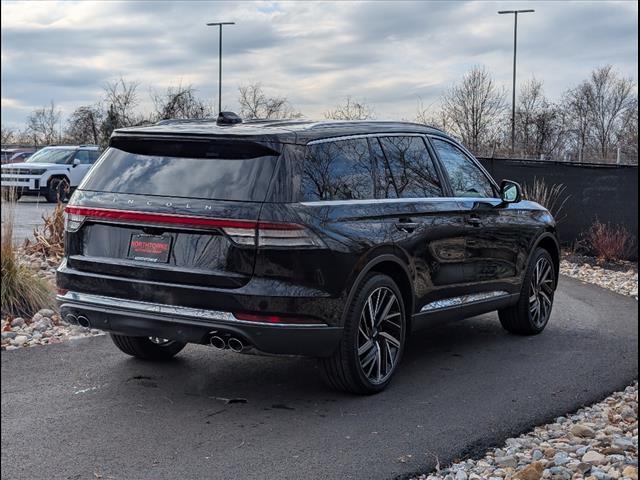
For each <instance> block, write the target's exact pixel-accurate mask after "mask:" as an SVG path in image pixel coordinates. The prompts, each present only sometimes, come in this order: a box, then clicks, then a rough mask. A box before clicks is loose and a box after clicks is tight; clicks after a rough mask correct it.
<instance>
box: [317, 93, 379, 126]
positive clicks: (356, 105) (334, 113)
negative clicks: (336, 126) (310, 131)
mask: <svg viewBox="0 0 640 480" xmlns="http://www.w3.org/2000/svg"><path fill="white" fill-rule="evenodd" d="M324 118H329V119H331V120H371V119H372V118H374V112H373V108H371V106H369V105H368V104H367V103H366V102H365V101H364V100H354V99H353V98H351V97H347V98H345V102H344V103H343V104H342V105H336V107H335V108H334V109H333V110H329V111H328V112H326V113H325V114H324Z"/></svg>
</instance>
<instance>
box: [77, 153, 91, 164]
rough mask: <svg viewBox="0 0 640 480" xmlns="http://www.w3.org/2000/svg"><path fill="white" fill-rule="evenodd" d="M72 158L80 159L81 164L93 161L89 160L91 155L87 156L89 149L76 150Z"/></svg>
mask: <svg viewBox="0 0 640 480" xmlns="http://www.w3.org/2000/svg"><path fill="white" fill-rule="evenodd" d="M73 158H74V160H75V159H77V160H80V163H81V164H82V165H87V164H90V163H93V162H92V160H91V157H90V156H89V151H88V150H78V151H77V152H76V155H75V157H73Z"/></svg>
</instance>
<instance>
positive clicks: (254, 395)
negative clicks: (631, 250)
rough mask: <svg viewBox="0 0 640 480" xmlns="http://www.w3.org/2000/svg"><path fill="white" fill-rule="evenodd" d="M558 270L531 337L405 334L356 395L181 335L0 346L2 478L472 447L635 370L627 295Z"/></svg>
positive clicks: (453, 327)
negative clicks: (145, 358) (125, 344)
mask: <svg viewBox="0 0 640 480" xmlns="http://www.w3.org/2000/svg"><path fill="white" fill-rule="evenodd" d="M561 282H562V283H561V289H560V291H559V292H558V294H557V297H556V304H555V307H554V313H553V316H552V319H551V324H550V325H549V327H548V328H547V330H546V331H545V332H544V333H543V334H542V335H539V336H537V337H529V338H522V337H516V336H512V335H508V334H507V333H505V332H504V331H503V330H502V329H501V327H500V325H499V323H498V321H497V316H496V314H490V315H483V316H480V317H475V318H472V319H468V320H464V321H460V322H456V323H453V324H450V325H447V326H444V327H440V328H438V329H434V330H431V331H427V332H424V333H421V334H419V335H418V336H416V337H414V338H413V339H412V341H411V343H410V345H409V348H408V350H407V353H406V356H405V359H404V361H403V365H402V368H401V369H400V371H399V372H398V375H397V376H396V378H395V379H394V382H393V383H392V384H391V388H390V389H389V390H387V391H386V392H383V393H381V394H379V395H376V396H372V397H354V396H350V395H344V394H338V393H335V392H331V391H329V390H327V389H326V388H325V387H324V385H323V383H322V382H321V381H320V378H319V375H318V374H317V373H318V372H317V369H316V366H315V363H314V361H312V360H307V359H299V358H272V357H259V356H253V355H237V354H232V353H226V352H219V351H217V350H213V349H209V348H207V347H200V346H191V347H188V348H187V349H185V351H184V352H183V353H182V354H181V355H179V357H178V359H177V360H176V361H174V362H169V363H166V364H162V365H158V364H156V365H154V364H149V363H144V362H141V361H137V360H134V359H131V358H128V357H126V356H125V355H123V354H121V353H120V352H119V351H117V350H116V348H115V347H114V346H112V345H111V343H110V341H109V339H108V338H107V337H94V338H89V339H83V340H77V341H74V342H70V343H67V344H60V345H52V346H47V347H35V348H29V349H20V350H16V351H10V352H3V353H2V477H3V478H11V479H21V478H24V479H40V478H46V479H51V478H61V479H94V480H95V479H96V478H103V479H108V478H113V479H178V478H180V479H200V478H215V479H217V478H225V479H227V478H242V479H271V478H278V479H288V478H291V479H301V478H318V479H334V478H336V479H337V478H340V479H343V478H367V479H369V478H393V477H398V476H400V477H402V476H406V475H409V474H411V473H413V472H418V471H426V470H429V469H431V468H432V467H433V466H434V465H435V462H436V459H438V460H439V461H440V462H441V463H447V462H448V461H450V460H452V459H456V458H460V457H462V456H464V455H469V454H478V453H481V452H482V451H483V450H484V449H485V448H486V447H489V446H491V445H495V444H498V443H500V442H502V441H503V440H504V439H505V438H506V437H508V436H510V435H513V434H516V433H519V432H522V431H525V430H527V429H529V428H530V427H531V426H533V425H535V424H540V423H545V422H546V421H548V420H550V419H552V418H553V417H555V416H557V415H560V414H563V413H566V412H568V411H572V410H575V409H576V408H578V407H580V406H581V405H584V404H589V403H592V402H594V401H596V400H599V399H601V398H603V397H604V396H606V394H608V393H609V392H612V391H614V390H616V389H620V388H622V387H624V386H625V385H627V384H629V383H630V382H631V381H632V380H633V379H635V378H637V374H638V360H637V355H638V306H637V301H636V300H635V299H632V298H628V297H622V296H619V295H616V294H614V293H611V292H609V291H606V290H603V289H601V288H599V287H596V286H593V285H586V284H583V283H580V282H578V281H575V280H572V279H569V278H566V277H563V278H562V279H561Z"/></svg>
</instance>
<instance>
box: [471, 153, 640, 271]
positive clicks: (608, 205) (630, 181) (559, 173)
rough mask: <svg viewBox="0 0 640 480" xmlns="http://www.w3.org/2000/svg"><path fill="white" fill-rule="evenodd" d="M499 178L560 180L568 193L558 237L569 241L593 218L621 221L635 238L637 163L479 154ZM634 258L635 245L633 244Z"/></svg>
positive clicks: (617, 223)
mask: <svg viewBox="0 0 640 480" xmlns="http://www.w3.org/2000/svg"><path fill="white" fill-rule="evenodd" d="M479 160H480V162H482V164H483V165H484V167H485V168H486V169H487V170H488V171H489V172H490V173H491V175H493V177H494V178H495V179H496V180H497V181H500V180H501V179H503V178H508V179H510V180H515V181H516V182H518V183H520V184H524V183H526V184H529V185H531V184H532V183H533V181H534V180H535V179H543V180H544V181H545V182H546V183H547V185H553V184H563V185H564V186H565V187H566V189H565V191H564V194H565V195H567V196H568V197H569V199H568V200H567V203H566V204H565V206H564V209H563V212H564V214H565V215H566V216H565V217H564V219H563V220H562V221H561V222H560V224H559V225H558V230H559V233H560V239H561V241H562V242H563V243H565V244H569V243H571V242H573V241H574V240H576V239H577V238H579V237H580V235H581V234H582V233H583V232H584V231H586V230H587V229H588V228H589V227H590V226H591V224H592V223H593V221H594V220H595V219H596V218H598V219H600V221H601V222H604V223H611V224H613V225H623V226H625V227H626V228H627V230H629V231H630V232H631V233H632V234H633V235H634V237H635V238H636V239H637V238H638V166H637V165H603V164H584V163H569V162H552V161H535V160H515V159H498V158H479ZM636 258H637V245H636Z"/></svg>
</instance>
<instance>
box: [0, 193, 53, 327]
mask: <svg viewBox="0 0 640 480" xmlns="http://www.w3.org/2000/svg"><path fill="white" fill-rule="evenodd" d="M2 220H3V223H2V240H1V244H2V247H1V248H2V251H1V254H2V258H1V264H2V287H1V290H2V292H1V298H0V308H1V309H2V313H3V315H4V314H8V315H12V316H25V317H30V316H31V315H33V314H35V313H36V312H37V311H38V310H40V309H42V308H46V307H51V306H52V305H53V294H52V291H51V288H50V287H49V284H48V283H47V282H46V281H45V280H43V279H41V278H39V277H37V276H36V275H35V274H34V272H33V271H32V270H30V269H29V268H28V267H27V266H26V265H21V264H20V262H19V261H18V257H17V251H16V248H15V246H14V244H13V225H14V222H15V202H12V201H10V200H9V201H4V202H2Z"/></svg>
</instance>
